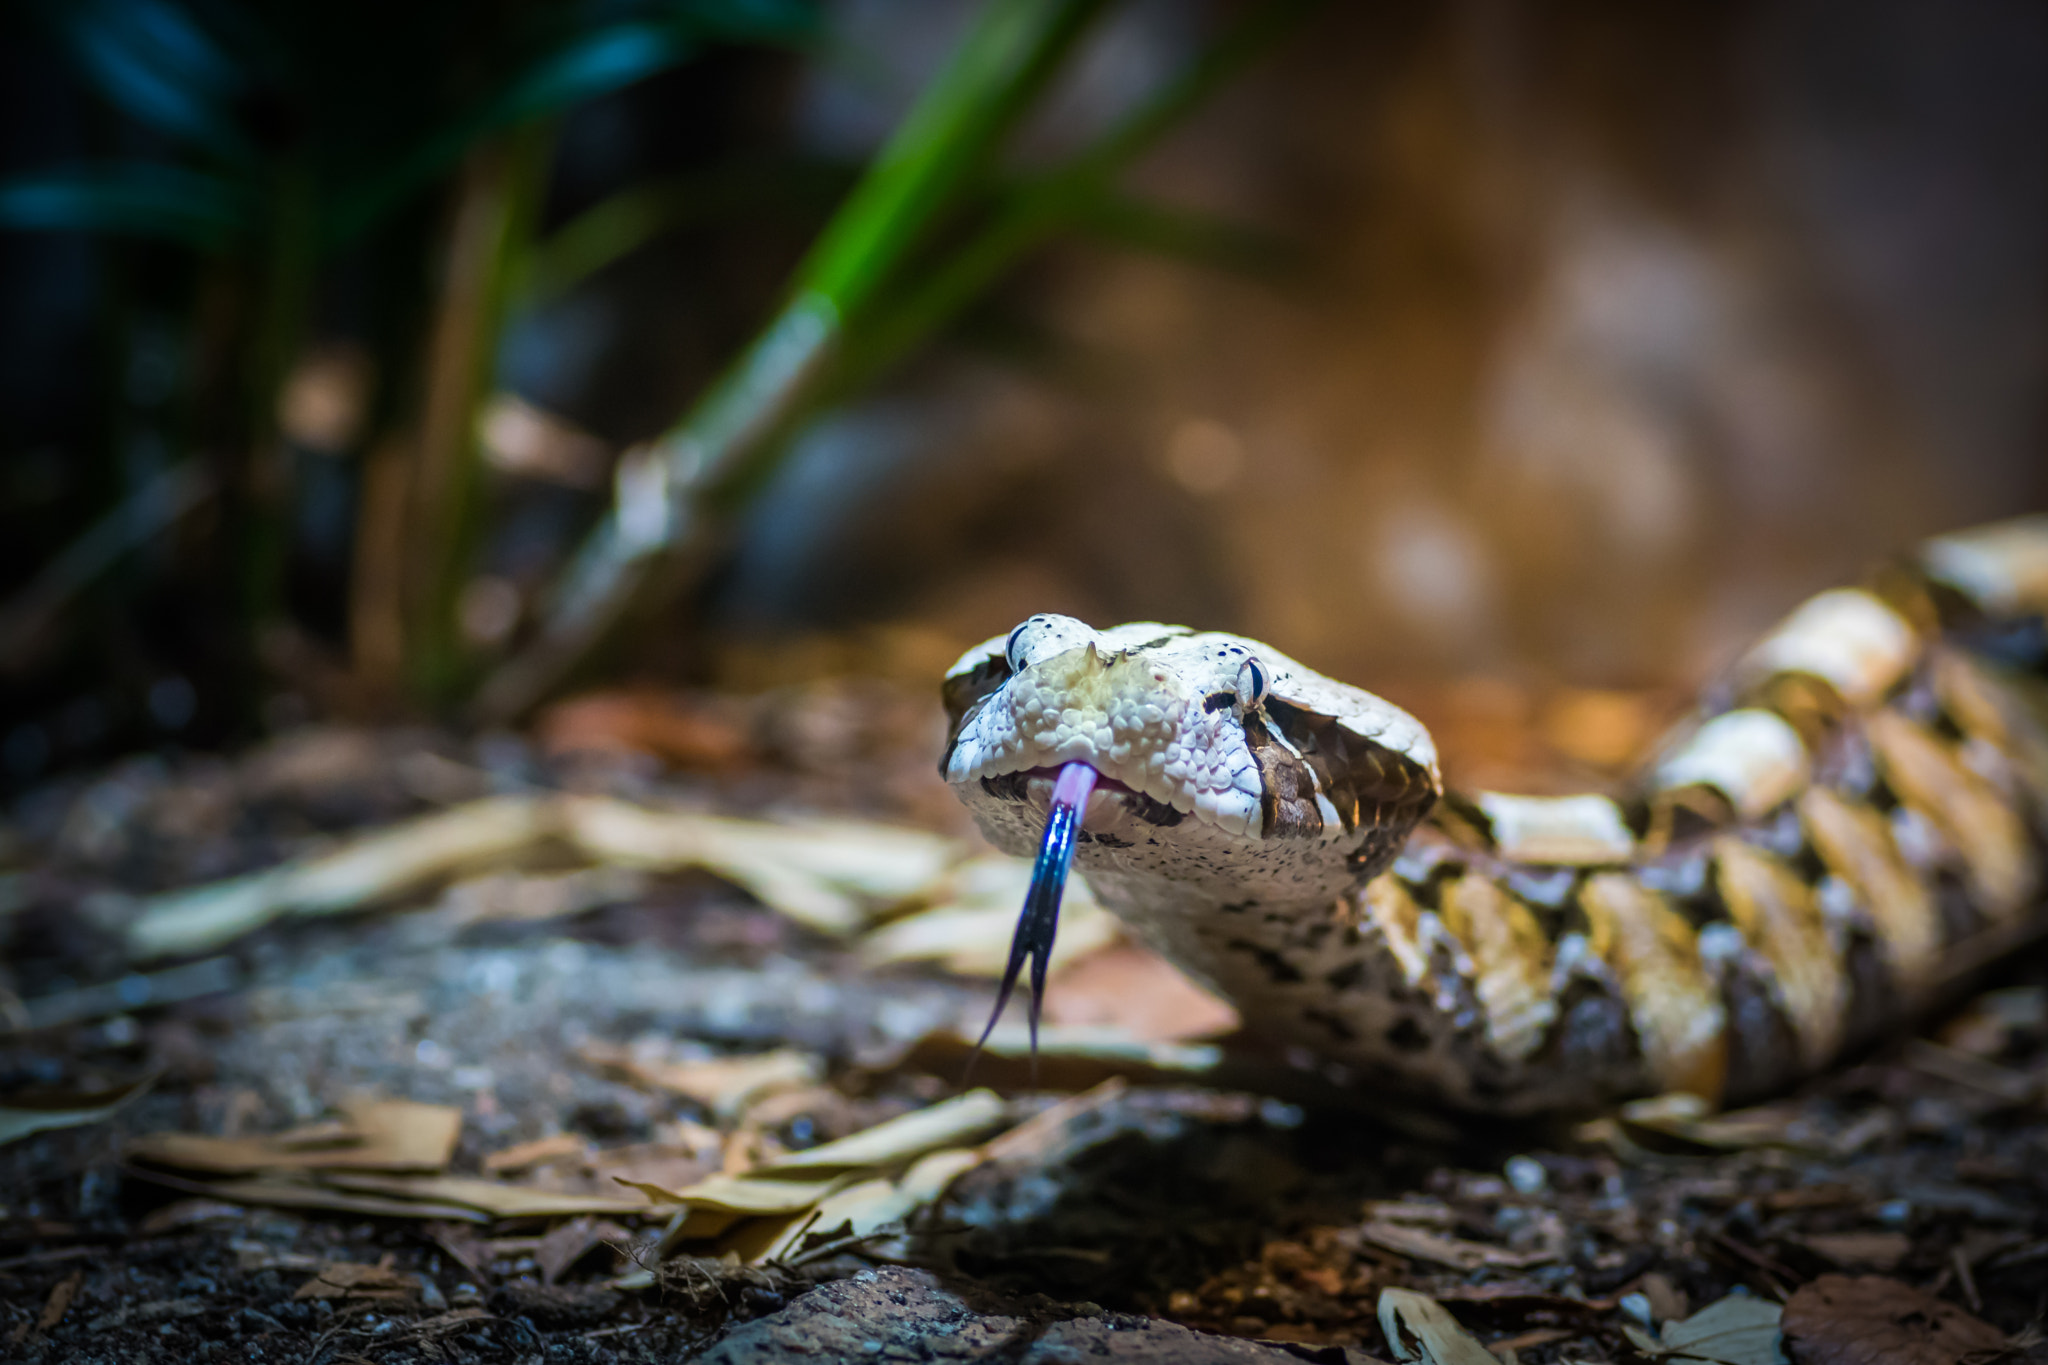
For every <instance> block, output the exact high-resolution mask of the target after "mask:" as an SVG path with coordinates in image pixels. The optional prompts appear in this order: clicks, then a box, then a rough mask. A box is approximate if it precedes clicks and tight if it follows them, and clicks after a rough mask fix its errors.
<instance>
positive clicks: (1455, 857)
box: [940, 516, 2048, 1115]
mask: <svg viewBox="0 0 2048 1365" xmlns="http://www.w3.org/2000/svg"><path fill="white" fill-rule="evenodd" d="M943 696H944V700H945V705H946V709H947V713H948V716H949V719H950V722H951V724H950V736H949V738H948V741H947V745H946V750H945V756H944V757H943V759H942V760H941V762H940V771H941V772H942V773H943V774H944V776H945V777H946V779H947V781H948V782H949V783H950V784H951V785H952V786H953V788H954V790H955V792H956V793H957V794H958V795H959V796H960V798H961V799H962V800H963V801H964V802H966V804H967V805H968V807H969V808H970V809H971V810H972V812H973V814H974V817H975V819H976V821H977V823H978V824H979V825H980V827H981V829H982V830H983V832H984V833H986V835H987V836H988V838H989V839H990V840H991V841H993V842H994V843H995V844H996V845H997V846H998V847H1000V848H1002V849H1004V850H1005V851H1008V852H1011V853H1017V854H1023V855H1027V856H1028V855H1030V854H1032V853H1033V852H1035V851H1040V850H1041V847H1042V846H1043V847H1044V848H1045V849H1047V850H1052V845H1053V844H1054V843H1056V842H1059V841H1060V840H1070V841H1071V843H1072V848H1073V853H1074V854H1075V855H1077V857H1078V862H1079V866H1080V869H1081V871H1082V873H1083V875H1085V876H1086V878H1087V880H1088V883H1089V885H1090V887H1091V888H1092V889H1093V890H1094V892H1095V894H1096V896H1097V898H1098V899H1099V900H1100V901H1101V902H1102V903H1103V904H1104V905H1106V906H1107V907H1109V909H1110V910H1112V911H1113V912H1115V914H1116V915H1117V916H1118V917H1119V918H1120V919H1121V920H1122V921H1123V922H1124V924H1125V925H1126V926H1127V927H1128V928H1129V930H1130V931H1131V932H1132V933H1133V934H1134V935H1135V936H1136V937H1137V938H1138V939H1140V940H1141V941H1142V942H1144V943H1145V944H1147V945H1148V946H1150V947H1152V948H1153V949H1155V950H1156V951H1158V952H1159V953H1161V954H1163V955H1164V956H1165V957H1167V958H1168V959H1169V960H1171V961H1172V962H1174V963H1175V964H1177V965H1178V966H1179V967H1181V968H1182V969H1183V970H1185V971H1186V972H1188V973H1189V974H1190V975H1191V976H1193V977H1194V978H1195V979H1197V980H1199V981H1201V982H1203V983H1204V984H1205V985H1207V986H1208V987H1210V988H1211V989H1213V990H1214V991H1216V992H1217V993H1218V994H1220V995H1221V996H1223V997H1224V998H1225V999H1227V1000H1229V1001H1231V1002H1232V1003H1233V1004H1234V1005H1235V1006H1236V1007H1237V1009H1238V1011H1239V1012H1240V1014H1241V1016H1242V1017H1243V1019H1244V1021H1245V1023H1246V1025H1247V1026H1248V1028H1250V1029H1252V1030H1253V1031H1255V1032H1257V1033H1258V1034H1261V1035H1263V1036H1265V1037H1267V1038H1269V1039H1272V1040H1274V1041H1276V1042H1279V1043H1282V1044H1285V1045H1287V1046H1290V1047H1296V1048H1306V1049H1308V1050H1309V1051H1310V1052H1311V1053H1313V1054H1314V1055H1316V1056H1317V1057H1319V1058H1320V1059H1322V1060H1323V1061H1324V1062H1325V1063H1328V1064H1332V1065H1334V1066H1335V1067H1336V1068H1339V1069H1340V1071H1341V1073H1342V1074H1344V1075H1347V1076H1348V1077H1349V1078H1351V1080H1352V1081H1353V1082H1354V1083H1356V1084H1358V1085H1360V1086H1381V1087H1387V1088H1390V1089H1395V1090H1398V1091H1400V1092H1403V1093H1406V1094H1410V1095H1417V1094H1419V1095H1421V1096H1425V1097H1427V1098H1429V1099H1431V1100H1433V1101H1435V1102H1438V1103H1441V1104H1444V1105H1447V1106H1450V1107H1454V1108H1459V1109H1464V1110H1469V1111H1477V1112H1484V1113H1495V1114H1503V1115H1525V1114H1533V1113H1539V1112H1551V1111H1562V1112H1569V1111H1583V1110H1590V1109H1594V1108H1598V1107H1602V1106H1606V1105H1610V1104H1612V1103H1615V1102H1617V1101H1620V1100H1624V1099H1627V1098H1629V1097H1632V1096H1639V1095H1644V1094H1652V1093H1659V1092H1667V1091H1688V1092H1691V1093H1693V1094H1696V1095H1699V1096H1702V1097H1704V1098H1706V1099H1708V1100H1710V1101H1714V1102H1719V1103H1732V1102H1741V1101H1745V1100H1749V1099H1754V1098H1756V1097H1759V1096H1762V1095H1765V1094H1767V1093H1769V1092H1771V1091H1773V1090H1777V1089H1780V1088H1782V1087H1784V1086H1786V1085H1788V1084H1790V1083H1791V1082H1793V1081H1795V1080H1797V1079H1798V1078H1800V1077H1801V1076H1803V1075H1807V1074H1810V1073H1812V1072H1814V1071H1816V1070H1818V1069H1820V1068H1822V1067H1824V1066H1825V1065H1827V1064H1828V1063H1829V1062H1830V1061H1831V1060H1832V1059H1834V1058H1836V1057H1838V1056H1839V1055H1840V1054H1841V1053H1842V1052H1843V1051H1844V1050H1845V1049H1847V1048H1851V1047H1854V1046H1856V1045H1857V1044H1859V1043H1861V1042H1864V1041H1866V1040H1868V1039H1870V1038H1872V1037H1873V1036H1875V1035H1876V1034H1877V1033H1878V1032H1879V1031H1881V1030H1883V1029H1885V1028H1888V1027H1895V1026H1896V1025H1897V1024H1898V1023H1899V1022H1901V1021H1902V1020H1905V1019H1908V1018H1910V1017H1912V1016H1913V1015H1914V1014H1915V1013H1916V1012H1918V1011H1920V1010H1922V1009H1924V1008H1926V1007H1927V1006H1928V1005H1929V1004H1931V1003H1932V1002H1934V1001H1935V1000H1937V999H1938V998H1940V997H1941V996H1942V995H1943V994H1944V993H1945V991H1947V990H1949V989H1950V988H1952V987H1953V985H1954V983H1956V982H1957V981H1959V980H1961V979H1963V978H1964V977H1966V976H1967V975H1968V974H1969V973H1970V972H1972V971H1974V970H1975V969H1977V968H1979V967H1981V966H1983V965H1984V964H1985V963H1987V962H1989V961H1991V960H1993V959H1995V958H1996V957H1997V956H1999V955H2000V954H2003V953H2005V952H2008V951H2010V950H2011V949H2012V948H2013V947H2014V946H2016V945H2018V944H2020V943H2023V942H2026V941H2027V940H2029V939H2030V938H2032V937H2034V936H2036V935H2038V934H2040V933H2042V932H2044V931H2048V917H2044V909H2043V906H2042V904H2041V875H2042V860H2043V854H2044V849H2048V516H2033V517H2025V518H2020V519H2017V520H2013V521H2007V522H2002V523H1997V524H1994V525H1991V526H1986V527H1981V528H1978V529H1975V530H1971V531H1964V532H1958V533H1956V534H1953V535H1948V536H1942V537H1938V538H1936V539H1934V540H1930V541H1928V542H1925V543H1924V544H1922V545H1921V546H1920V547H1919V548H1918V549H1917V550H1916V551H1915V552H1913V553H1912V554H1910V555H1908V556H1905V557H1902V558H1900V559H1898V560H1896V561H1893V562H1891V563H1889V564H1887V565H1886V566H1885V567H1883V568H1882V569H1880V570H1879V571H1878V572H1877V573H1875V574H1874V575H1873V576H1872V577H1871V578H1870V579H1869V580H1868V581H1866V582H1865V583H1864V584H1863V585H1862V586H1860V587H1854V588H1837V589H1833V590H1830V591H1827V592H1823V593H1821V594H1820V595H1818V596H1816V597H1814V598H1812V599H1810V600H1808V601H1807V602H1805V603H1804V604H1803V605H1801V606H1800V607H1799V608H1798V609H1796V610H1795V611H1794V612H1793V613H1792V614H1791V615H1790V616H1789V617H1788V618H1786V619H1785V620H1784V621H1783V622H1782V623H1781V624H1780V625H1779V626H1777V627H1776V628H1775V629H1774V630H1772V631H1771V632H1770V633H1769V634H1768V635H1766V636H1765V637H1764V638H1763V640H1762V641H1761V642H1760V643H1758V644H1757V645H1755V646H1754V647H1753V648H1752V649H1750V650H1749V652H1748V653H1747V654H1745V655H1744V656H1743V657H1742V658H1741V660H1740V661H1739V662H1738V663H1737V664H1736V665H1734V666H1733V667H1732V668H1731V669H1729V670H1727V672H1726V673H1725V675H1724V676H1723V677H1722V678H1721V679H1720V680H1719V681H1718V682H1717V683H1716V684H1714V685H1713V686H1712V687H1711V688H1710V689H1709V690H1708V692H1707V693H1706V694H1705V696H1704V698H1703V699H1702V701H1701V703H1700V705H1699V707H1698V709H1697V711H1696V713H1695V714H1694V715H1693V716H1692V717H1691V718H1690V719H1689V720H1688V721H1687V722H1686V723H1685V724H1684V725H1682V726H1681V727H1680V728H1679V730H1678V732H1677V733H1676V734H1674V735H1673V736H1672V737H1671V738H1670V740H1669V741H1668V742H1667V743H1666V745H1665V746H1664V747H1663V748H1662V750H1661V754H1660V756H1659V757H1658V758H1657V759H1655V760H1654V761H1653V762H1652V763H1651V764H1650V765H1649V766H1648V768H1647V770H1646V771H1645V772H1643V773H1642V774H1641V775H1640V776H1639V777H1637V778H1636V779H1634V780H1633V781H1632V782H1631V783H1630V784H1629V785H1628V786H1627V787H1626V788H1625V789H1624V790H1623V791H1622V792H1620V793H1619V794H1618V795H1615V796H1607V795H1583V796H1572V797H1547V798H1539V797H1529V796H1514V795H1507V794H1501V793H1492V792H1475V793H1470V794H1461V793H1458V792H1455V791H1447V790H1446V789H1445V787H1444V785H1443V783H1442V780H1441V778H1440V776H1439V773H1438V765H1437V759H1436V754H1435V749H1434V746H1433V744H1432V742H1431V739H1430V736H1429V734H1428V732H1427V731H1426V730H1425V729H1424V728H1423V727H1422V725H1421V724H1419V723H1418V722H1417V721H1416V720H1415V719H1414V718H1413V717H1412V716H1410V715H1408V714H1407V713H1406V712H1404V711H1402V710H1400V709H1398V708H1397V707H1394V706H1392V705H1390V704H1389V703H1387V702H1385V701H1383V700H1381V699H1380V698H1378V697H1376V696H1373V695H1372V694H1371V693H1369V692H1365V691H1362V690H1360V689H1358V688H1354V687H1349V686H1346V685H1344V684H1342V683H1338V682H1334V681H1332V680H1330V679H1329V678H1325V677H1323V676H1321V675H1320V674H1317V673H1315V672H1313V671H1311V670H1309V669H1308V668H1305V667H1303V666H1302V665H1301V664H1299V663H1296V662H1295V661H1294V660H1292V659H1289V658H1288V657H1286V656H1285V655H1283V654H1281V653H1280V652H1279V651H1277V650H1274V649H1272V648H1270V647H1268V646H1266V645H1263V644H1260V643H1258V642H1256V641H1253V640H1248V639H1244V638H1242V637H1240V636H1236V635H1228V634H1220V633H1214V632H1197V631H1191V630H1188V629H1186V628H1185V627H1180V626H1165V625H1159V624H1155V623H1138V624H1132V625H1123V626H1118V627H1115V628H1114V629H1110V630H1100V631H1098V630H1094V629H1091V628H1090V627H1088V626H1087V625H1084V624H1083V623H1082V622H1080V621H1077V620H1075V619H1073V618H1071V617H1065V616H1054V615H1041V616H1034V617H1032V618H1030V619H1029V620H1027V621H1025V622H1024V623H1023V624H1021V625H1019V626H1018V627H1017V628H1016V629H1014V630H1012V631H1011V632H1009V633H1008V634H1007V635H1005V636H998V637H996V638H994V639H991V640H989V641H987V642H985V643H983V644H981V645H979V646H977V647H976V648H974V649H972V650H970V651H968V652H967V654H966V655H965V656H963V657H962V658H961V659H960V661H959V662H958V663H957V664H955V665H954V667H953V668H952V670H951V671H950V672H949V673H948V674H947V676H946V679H945V682H944V686H943ZM1056 784H1057V785H1058V787H1059V789H1060V793H1061V795H1060V797H1059V799H1058V800H1055V786H1056ZM1076 793H1078V795H1077V794H1076ZM1062 805H1064V806H1065V807H1067V808H1069V809H1068V824H1067V826H1065V827H1062V825H1061V822H1060V820H1058V819H1055V818H1053V817H1054V815H1055V814H1056V812H1057V811H1058V810H1059V809H1060V808H1061V807H1062ZM1051 835H1058V836H1059V838H1058V839H1055V838H1054V837H1050V836H1051ZM1055 852H1057V853H1059V854H1061V855H1063V854H1064V852H1065V848H1064V846H1062V848H1060V849H1059V850H1054V851H1047V852H1042V853H1041V857H1040V871H1041V875H1040V877H1039V879H1038V881H1039V883H1040V885H1038V886H1035V887H1034V895H1035V896H1037V897H1038V898H1039V899H1038V901H1037V902H1036V904H1037V909H1036V910H1035V911H1034V910H1033V909H1031V908H1030V906H1027V912H1026V916H1025V918H1024V920H1023V921H1022V922H1021V924H1020V929H1019V933H1018V939H1017V943H1016V946H1015V948H1014V949H1013V953H1012V963H1011V978H1012V979H1013V980H1014V977H1015V974H1016V971H1017V969H1018V964H1019V962H1020V960H1022V959H1023V958H1026V957H1035V958H1036V963H1035V966H1036V970H1035V973H1034V982H1033V987H1034V999H1033V1003H1034V1024H1035V1006H1036V996H1037V990H1038V988H1039V986H1040V984H1041V983H1042V980H1043V970H1044V954H1045V953H1046V952H1047V951H1049V949H1050V946H1051V940H1052V934H1053V929H1054V917H1055V916H1056V913H1057V904H1058V900H1057V897H1058V891H1059V884H1060V882H1061V880H1062V879H1063V878H1064V875H1065V871H1066V866H1065V862H1064V861H1063V857H1060V856H1054V853H1055ZM1048 869H1050V870H1048ZM1045 883H1050V885H1049V886H1048V885H1045ZM1048 897H1049V898H1050V899H1049V906H1048V904H1047V898H1048ZM1005 994H1007V984H1006V988H1005Z"/></svg>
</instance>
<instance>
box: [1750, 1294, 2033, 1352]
mask: <svg viewBox="0 0 2048 1365" xmlns="http://www.w3.org/2000/svg"><path fill="white" fill-rule="evenodd" d="M1784 1326H1785V1347H1786V1350H1787V1351H1789V1352H1790V1354H1791V1357H1792V1359H1793V1360H1794V1361H1795V1362H1797V1365H1878V1362H1880V1361H1882V1362H1884V1365H1958V1363H1959V1362H1960V1361H1962V1360H1963V1359H1964V1358H1965V1357H1966V1356H1972V1355H1977V1354H1979V1353H1990V1352H1997V1351H2003V1350H2004V1349H2006V1347H2007V1345H2008V1343H2007V1341H2006V1338H2005V1334H2004V1333H2003V1332H2000V1331H1999V1330H1998V1329H1997V1328H1995V1327H1993V1326H1991V1324H1989V1323H1987V1322H1985V1321H1983V1320H1982V1319H1981V1318H1976V1317H1972V1316H1971V1315H1970V1314H1969V1313H1967V1312H1965V1311H1964V1310H1963V1309H1961V1308H1958V1307H1957V1306H1956V1305H1954V1304H1952V1303H1948V1302H1946V1301H1944V1300H1941V1299H1937V1298H1935V1297H1934V1296H1933V1295H1932V1294H1925V1293H1922V1292H1921V1291H1920V1290H1918V1289H1915V1288H1913V1287H1912V1286H1911V1285H1909V1284H1902V1283H1901V1282H1899V1281H1898V1280H1894V1279H1890V1278H1888V1277H1886V1276H1883V1275H1857V1276H1850V1275H1823V1276H1821V1277H1820V1278H1819V1279H1817V1280H1815V1281H1814V1282H1813V1283H1811V1284H1809V1285H1807V1286H1806V1287H1805V1288H1803V1289H1801V1290H1800V1291H1799V1292H1798V1293H1796V1294H1794V1295H1793V1296H1792V1298H1791V1301H1790V1302H1788V1303H1787V1304H1786V1305H1785V1321H1784Z"/></svg>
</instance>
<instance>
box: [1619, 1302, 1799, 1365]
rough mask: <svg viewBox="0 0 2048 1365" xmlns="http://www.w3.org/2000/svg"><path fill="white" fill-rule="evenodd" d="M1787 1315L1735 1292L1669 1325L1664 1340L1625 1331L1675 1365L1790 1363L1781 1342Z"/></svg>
mask: <svg viewBox="0 0 2048 1365" xmlns="http://www.w3.org/2000/svg"><path fill="white" fill-rule="evenodd" d="M1783 1311H1784V1310H1783V1309H1781V1308H1779V1307H1778V1305H1777V1304H1775V1303H1768V1302H1766V1301H1764V1300H1763V1299H1759V1298H1755V1297H1753V1296H1751V1295H1748V1294H1730V1295H1729V1296H1728V1297H1727V1298H1724V1299H1718V1300H1716V1301H1715V1302H1713V1303H1710V1304H1708V1305H1707V1306H1706V1307H1705V1308H1702V1309H1701V1310H1700V1311H1699V1312H1697V1313H1695V1314H1693V1315H1692V1316H1691V1317H1689V1318H1685V1319H1683V1320H1682V1321H1679V1322H1667V1323H1665V1324H1664V1332H1663V1337H1662V1340H1661V1341H1660V1340H1659V1339H1658V1338H1657V1337H1653V1336H1651V1335H1650V1334H1649V1333H1648V1332H1644V1331H1640V1330H1638V1329H1635V1328H1626V1329H1624V1330H1625V1331H1626V1332H1627V1334H1628V1339H1629V1340H1630V1341H1632V1342H1634V1343H1635V1346H1636V1349H1637V1350H1639V1351H1641V1352H1642V1353H1643V1354H1644V1355H1646V1356H1649V1357H1650V1358H1651V1359H1653V1360H1659V1361H1668V1362H1671V1365H1695V1362H1698V1363H1699V1365H1785V1356H1784V1353H1783V1352H1782V1351H1781V1350H1780V1349H1779V1339H1778V1322H1779V1317H1780V1315H1781V1314H1782V1313H1783Z"/></svg>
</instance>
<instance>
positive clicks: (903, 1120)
mask: <svg viewBox="0 0 2048 1365" xmlns="http://www.w3.org/2000/svg"><path fill="white" fill-rule="evenodd" d="M1008 1112H1009V1111H1008V1109H1007V1107H1006V1106H1005V1105H1004V1104H1003V1101H1002V1099H1001V1097H1000V1096H998V1095H997V1094H996V1093H995V1092H994V1091H992V1090H970V1091H968V1092H967V1093H966V1094H964V1095H956V1096H954V1097H953V1098H952V1099H950V1100H945V1101H943V1102H941V1103H939V1104H934V1105H931V1106H929V1107H927V1108H924V1109H919V1110H915V1111H914V1112H912V1113H908V1114H903V1115H901V1116H899V1117H897V1118H893V1119H889V1120H887V1121H886V1122H883V1123H878V1124H876V1125H875V1126H874V1127H872V1128H864V1129H862V1130H861V1131H860V1132H858V1133H854V1134H852V1135H851V1136H849V1137H843V1138H840V1139H839V1140H838V1141H837V1142H827V1143H825V1144H823V1145H822V1146H818V1147H811V1148H808V1149H806V1150H804V1151H801V1152H792V1153H791V1154H790V1155H788V1156H785V1157H780V1158H778V1159H776V1160H774V1161H772V1162H768V1163H766V1164H764V1165H763V1166H761V1167H760V1168H759V1173H760V1174H769V1173H780V1172H785V1171H820V1170H856V1169H876V1168H882V1167H890V1166H898V1165H901V1164H902V1163H904V1162H906V1161H909V1160H911V1159H913V1158H915V1157H919V1156H922V1155H924V1154H925V1153H926V1152H930V1151H935V1150H937V1149H938V1148H941V1147H954V1146H958V1145H960V1144H961V1143H964V1142H969V1141H971V1140H973V1139H974V1138H977V1137H980V1136H981V1135H982V1134H984V1133H986V1132H988V1131H989V1130H990V1129H991V1128H994V1127H995V1126H996V1125H997V1124H1000V1123H1001V1122H1002V1121H1003V1119H1004V1117H1005V1116H1006V1115H1007V1114H1008Z"/></svg>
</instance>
